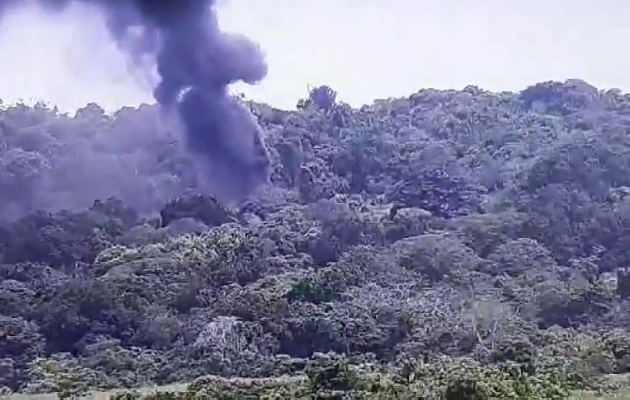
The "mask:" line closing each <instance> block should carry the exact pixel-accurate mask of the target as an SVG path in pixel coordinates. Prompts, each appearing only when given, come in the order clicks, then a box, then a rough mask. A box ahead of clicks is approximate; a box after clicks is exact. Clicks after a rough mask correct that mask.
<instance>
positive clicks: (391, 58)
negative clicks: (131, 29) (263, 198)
mask: <svg viewBox="0 0 630 400" xmlns="http://www.w3.org/2000/svg"><path fill="white" fill-rule="evenodd" d="M0 1H2V0H0ZM112 1H113V0H112ZM222 3H223V5H222V6H221V8H220V12H219V16H220V20H221V24H222V25H223V27H224V28H225V29H227V30H230V31H234V32H240V33H244V34H246V35H247V36H249V37H251V38H252V39H254V40H256V41H258V42H259V43H260V44H261V46H262V47H263V49H264V50H265V52H266V54H267V59H268V62H269V71H270V73H269V75H268V77H267V78H266V79H265V80H264V81H263V83H262V84H260V85H258V86H255V87H246V88H244V89H243V91H244V92H245V93H246V94H247V95H248V96H249V97H251V98H254V99H259V100H263V101H266V102H268V103H270V104H273V105H276V106H279V107H284V108H293V107H294V105H295V104H296V102H297V100H298V98H300V97H303V96H304V95H305V94H306V90H307V84H309V83H310V84H312V85H319V84H328V85H330V86H331V87H333V88H334V89H335V90H337V91H338V93H339V97H340V98H341V99H342V100H344V101H347V102H349V103H351V104H353V105H359V104H362V103H370V102H371V101H372V100H373V99H375V98H385V97H390V96H400V95H406V94H410V93H413V92H415V91H417V90H418V89H420V88H422V87H437V88H463V87H464V86H466V85H468V84H474V85H478V86H480V87H482V88H485V89H490V90H497V91H500V90H521V89H523V88H525V87H526V86H528V85H530V84H533V83H536V82H539V81H543V80H548V79H557V80H564V79H567V78H581V79H584V80H586V81H587V82H589V83H591V84H594V85H595V86H598V87H600V88H609V87H619V88H621V89H623V90H624V91H630V49H629V48H628V47H627V46H628V43H630V24H628V23H627V19H628V15H630V2H627V1H621V0H598V1H595V0H590V1H589V0H572V1H569V0H553V1H549V2H542V1H540V2H534V1H531V0H475V1H472V0H433V1H428V0H424V1H423V0H314V1H298V0H267V1H264V2H263V1H254V0H222ZM271 4H273V5H271ZM81 12H82V11H81V10H70V11H68V12H66V13H65V14H64V15H63V16H61V17H56V18H53V17H50V16H48V17H47V16H45V15H43V14H42V13H41V12H40V13H38V12H36V11H35V10H33V9H25V10H23V11H21V12H13V13H12V14H11V15H10V16H9V17H8V18H7V19H6V20H5V22H4V23H3V24H2V26H0V98H1V99H3V100H4V101H5V102H9V103H11V102H14V101H17V100H19V99H23V100H25V101H27V102H28V101H29V100H31V101H32V100H45V101H48V102H50V103H52V104H56V105H58V106H59V107H60V108H61V109H63V110H72V109H76V108H78V107H81V106H83V105H85V104H86V103H88V102H90V101H95V102H97V103H99V104H101V105H102V106H103V107H104V108H105V109H107V110H108V111H113V110H115V109H117V108H119V107H121V106H123V105H137V104H138V103H140V102H142V101H148V102H151V97H150V94H149V93H150V92H149V88H150V85H144V86H142V85H140V84H139V80H138V79H137V77H136V78H133V77H132V76H130V75H129V73H128V70H127V68H126V67H125V61H124V57H122V56H121V54H119V53H118V52H117V50H116V49H115V47H114V46H113V45H112V44H111V43H109V44H108V42H109V40H108V37H107V32H106V30H105V28H104V26H103V25H102V24H101V23H100V21H99V19H98V18H97V17H95V16H94V15H92V16H88V17H86V16H85V15H83V16H82V18H79V17H78V14H80V13H81ZM79 20H81V21H82V22H80V21H79ZM240 89H241V88H240V87H239V90H240Z"/></svg>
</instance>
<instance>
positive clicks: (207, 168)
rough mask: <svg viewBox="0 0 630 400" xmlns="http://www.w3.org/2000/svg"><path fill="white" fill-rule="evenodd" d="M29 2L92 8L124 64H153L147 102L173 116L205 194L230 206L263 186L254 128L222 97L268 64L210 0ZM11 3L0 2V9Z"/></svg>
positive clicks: (265, 165)
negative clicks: (224, 23)
mask: <svg viewBox="0 0 630 400" xmlns="http://www.w3.org/2000/svg"><path fill="white" fill-rule="evenodd" d="M36 2H37V3H39V4H40V5H41V6H43V7H45V8H46V9H49V10H51V11H59V10H63V9H64V8H65V7H66V6H68V5H69V4H71V3H73V2H77V3H83V4H87V5H89V6H91V7H92V6H93V7H94V8H96V9H98V10H99V11H100V12H102V13H103V15H104V17H105V19H106V21H107V26H108V29H109V31H110V34H111V36H112V38H113V39H114V40H115V41H116V43H117V44H118V45H119V47H120V48H121V49H122V50H123V51H124V52H125V54H126V55H127V56H128V57H129V60H130V61H131V62H138V63H139V62H140V61H139V60H141V59H146V57H147V56H149V57H151V58H152V59H154V61H155V64H156V66H157V72H158V74H159V79H160V81H159V84H158V85H157V86H156V87H155V89H154V92H153V94H154V97H155V99H156V101H157V102H158V103H159V105H160V106H161V107H162V110H164V111H165V112H167V113H169V114H171V115H176V116H178V117H179V121H180V122H181V126H182V127H183V128H184V131H185V143H186V147H187V149H188V150H189V152H190V154H192V155H194V156H195V157H194V159H195V160H196V161H197V162H198V164H199V166H200V167H201V168H200V171H201V174H202V181H203V182H204V183H205V186H206V188H207V189H208V190H209V191H210V192H211V193H212V194H214V195H215V196H217V197H218V198H219V199H221V200H223V201H227V202H230V201H235V200H236V201H237V200H239V199H241V198H243V197H244V196H246V195H248V194H249V193H250V192H251V191H252V190H253V189H254V188H256V187H257V186H260V185H261V184H264V183H266V182H267V180H268V174H269V172H268V169H269V158H268V154H267V152H266V149H265V146H264V143H263V140H262V138H261V134H260V129H259V127H258V124H257V122H256V121H255V119H254V118H253V117H252V115H251V114H250V113H249V111H248V110H246V109H245V108H243V107H242V106H241V105H240V104H239V103H237V102H236V101H235V100H234V99H233V98H232V97H231V96H229V94H228V86H229V85H230V84H231V83H234V82H237V81H243V82H247V83H256V82H258V81H260V80H261V79H263V78H264V77H265V75H266V73H267V65H266V62H265V59H264V56H263V54H262V53H261V50H260V49H259V47H258V46H257V45H256V44H255V43H253V42H251V41H250V40H248V39H247V38H245V37H242V36H238V35H232V34H227V33H224V32H222V31H221V30H220V29H219V25H218V20H217V15H216V10H215V6H216V4H215V1H214V0H125V1H119V0H36ZM15 4H19V2H15V1H9V2H3V5H2V7H0V11H1V12H3V13H4V14H6V13H8V12H10V11H11V9H12V5H15ZM95 51H98V49H95ZM69 90H70V88H69Z"/></svg>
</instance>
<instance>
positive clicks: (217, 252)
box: [0, 80, 630, 399]
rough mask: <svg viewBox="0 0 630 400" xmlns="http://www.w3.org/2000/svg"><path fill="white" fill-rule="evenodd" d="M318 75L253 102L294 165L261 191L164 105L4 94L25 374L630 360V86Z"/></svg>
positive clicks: (350, 376)
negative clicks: (372, 96) (301, 95)
mask: <svg viewBox="0 0 630 400" xmlns="http://www.w3.org/2000/svg"><path fill="white" fill-rule="evenodd" d="M308 95H309V96H308V97H307V98H305V99H303V100H300V101H299V103H298V107H297V110H295V111H287V110H279V109H275V108H273V107H271V106H269V105H266V104H260V103H256V102H252V101H247V100H241V101H242V102H243V104H244V105H245V106H246V107H248V108H249V109H250V110H251V111H252V113H253V115H254V116H255V118H256V119H257V120H258V123H259V124H260V126H261V127H262V136H263V139H264V141H265V146H266V148H267V150H268V151H269V157H270V159H271V162H272V166H271V171H272V175H271V184H270V185H267V186H265V187H262V188H260V189H259V190H258V191H256V192H255V193H254V194H253V195H251V196H249V197H248V198H247V199H246V200H245V201H243V202H242V203H241V204H238V205H237V206H234V205H230V206H228V205H225V204H221V202H219V201H217V200H216V198H215V197H213V196H210V195H208V194H207V193H206V194H204V193H202V192H201V191H200V186H199V184H198V182H197V177H196V175H195V168H194V167H193V166H192V164H191V160H190V158H189V157H188V155H187V153H186V151H185V150H184V149H183V148H182V146H181V145H180V143H179V141H178V137H177V135H176V134H174V133H173V132H171V131H169V129H168V128H167V127H166V126H164V124H162V123H161V120H160V114H159V111H158V109H157V107H155V106H151V105H143V106H141V107H138V108H123V109H121V110H119V111H118V112H116V113H114V114H113V115H106V113H104V112H103V110H102V109H101V108H100V107H99V106H98V105H96V104H90V105H88V106H86V107H84V108H83V109H81V110H79V111H78V112H77V113H76V115H74V116H70V115H66V114H62V113H59V112H58V111H57V110H55V109H51V108H48V107H46V106H45V105H43V104H38V105H35V106H26V105H15V106H10V107H6V108H5V109H3V110H2V111H0V205H1V206H2V207H0V217H2V220H3V222H2V224H1V227H0V256H1V257H0V261H1V262H0V387H4V390H5V391H6V392H7V393H8V392H11V391H20V392H29V393H40V392H51V391H57V392H64V393H70V394H73V393H79V392H81V391H84V390H87V389H91V388H134V387H140V386H145V385H153V384H167V383H173V382H183V381H186V382H188V381H193V380H194V379H197V378H198V379H197V380H196V381H195V383H194V384H193V389H194V388H197V389H203V390H206V391H208V390H215V391H219V390H224V391H226V393H227V392H230V393H232V395H233V396H237V398H246V397H242V396H245V394H244V393H245V392H243V391H244V390H249V392H248V393H250V395H252V394H251V393H254V394H253V396H262V395H263V393H266V394H269V393H275V395H277V396H280V397H282V396H285V397H284V398H287V396H288V398H301V396H302V397H304V398H306V396H308V395H309V394H313V393H316V394H317V395H318V396H322V397H317V398H341V397H325V396H334V395H335V393H336V395H338V396H339V395H340V393H354V394H353V395H355V396H359V397H360V396H361V395H363V396H365V395H366V394H367V393H376V392H378V393H381V395H382V396H385V397H382V398H428V399H490V398H502V399H510V398H513V399H520V398H527V399H540V398H550V399H552V398H566V396H568V394H569V393H570V391H572V390H575V389H588V388H596V387H597V388H600V387H601V385H604V383H603V382H604V380H603V378H604V377H609V376H610V375H611V374H612V375H614V374H617V375H621V374H625V373H629V372H630V350H629V349H630V334H629V333H628V330H627V329H628V326H629V324H630V272H629V270H628V269H627V267H628V265H630V252H628V248H629V247H628V246H629V245H630V196H628V194H629V193H630V157H629V155H630V139H629V137H628V129H629V128H630V95H627V94H624V93H621V92H620V91H617V90H608V91H602V90H598V89H597V88H595V87H592V86H591V85H589V84H587V83H585V82H582V81H577V80H569V81H566V82H543V83H539V84H536V85H533V86H531V87H528V88H526V89H525V90H523V91H521V92H519V93H512V92H503V93H492V92H488V91H485V90H482V89H480V88H477V87H474V86H469V87H466V88H464V89H463V90H434V89H423V90H420V91H418V92H416V93H414V94H412V95H410V96H408V97H405V98H390V99H385V100H378V101H375V102H374V103H373V104H370V105H365V106H363V107H361V108H358V109H357V108H353V107H350V106H349V105H347V104H344V103H343V102H340V101H338V100H337V97H336V93H335V91H334V90H333V89H332V88H330V87H328V86H322V87H316V88H312V89H311V91H310V93H309V94H308ZM208 375H212V376H211V377H206V378H200V377H203V376H208ZM279 376H284V377H285V378H284V380H282V381H265V380H259V381H256V382H258V383H256V384H255V385H254V384H250V385H249V386H247V385H246V386H247V388H248V389H243V388H241V386H239V385H241V384H239V383H235V382H236V381H227V380H221V379H222V378H221V377H223V378H227V377H230V378H233V377H240V378H272V377H279ZM287 376H289V378H286V377H287ZM375 377H380V378H375ZM270 382H271V383H270ZM279 382H280V383H279ZM606 382H607V381H606ZM224 386H225V387H224ZM228 386H229V387H228ZM221 388H222V389H221ZM190 390H192V389H190ZM217 393H218V392H216V393H215V395H217V396H218V394H217ZM326 393H327V394H326ZM210 395H212V393H210ZM238 396H241V397H238ZM387 396H390V397H387ZM391 396H398V397H391ZM404 396H408V397H404ZM256 398H259V397H256Z"/></svg>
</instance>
